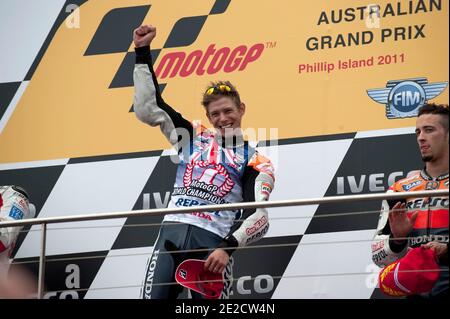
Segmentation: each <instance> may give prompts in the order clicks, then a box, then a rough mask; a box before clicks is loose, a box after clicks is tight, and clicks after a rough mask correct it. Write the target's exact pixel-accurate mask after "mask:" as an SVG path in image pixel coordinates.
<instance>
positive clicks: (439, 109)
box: [417, 103, 448, 131]
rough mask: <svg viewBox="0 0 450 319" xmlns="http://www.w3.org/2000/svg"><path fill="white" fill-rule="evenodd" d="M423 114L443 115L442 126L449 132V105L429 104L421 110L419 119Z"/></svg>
mask: <svg viewBox="0 0 450 319" xmlns="http://www.w3.org/2000/svg"><path fill="white" fill-rule="evenodd" d="M423 114H439V115H442V116H441V118H442V125H443V126H444V128H445V130H446V131H448V104H436V103H427V104H425V105H423V106H422V107H421V108H419V114H418V115H417V117H419V116H421V115H423Z"/></svg>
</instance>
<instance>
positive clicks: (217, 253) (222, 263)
mask: <svg viewBox="0 0 450 319" xmlns="http://www.w3.org/2000/svg"><path fill="white" fill-rule="evenodd" d="M229 259H230V256H228V254H227V252H226V251H225V250H223V249H221V248H217V249H216V250H214V251H213V252H212V253H211V255H209V257H208V258H207V259H206V262H205V270H209V271H211V272H214V273H222V272H223V271H224V270H225V267H226V266H227V264H228V261H229Z"/></svg>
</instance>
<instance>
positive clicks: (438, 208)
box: [372, 104, 449, 298]
mask: <svg viewBox="0 0 450 319" xmlns="http://www.w3.org/2000/svg"><path fill="white" fill-rule="evenodd" d="M448 115H449V110H448V105H437V104H426V105H424V106H422V107H421V108H420V109H419V115H418V118H417V122H416V137H417V142H418V144H419V148H420V153H421V156H422V160H423V161H424V162H425V168H424V169H423V170H421V171H417V172H414V173H413V174H411V175H409V176H408V177H407V178H405V179H402V180H400V181H397V182H396V183H394V184H393V185H392V186H391V187H390V188H389V190H388V192H412V193H411V196H409V197H408V198H406V201H405V202H402V201H399V202H397V203H395V205H393V204H394V203H391V202H390V201H383V209H382V212H381V215H380V220H379V223H378V228H377V232H376V234H375V237H374V241H373V244H372V260H373V261H374V263H375V264H377V265H378V266H380V267H384V266H387V265H388V264H390V263H392V262H394V261H396V260H399V259H401V258H403V257H404V256H405V255H406V254H407V252H408V251H409V250H411V249H412V248H416V247H423V248H426V249H431V250H433V251H434V253H435V256H436V258H437V259H438V265H439V267H440V268H441V270H440V275H439V279H438V280H437V282H436V284H435V285H434V286H433V288H432V289H431V291H428V292H426V293H422V294H420V296H419V295H418V296H417V297H425V298H439V297H443V296H448V284H449V273H448V227H449V226H448V222H449V215H448V205H449V200H448V197H445V198H436V197H433V198H417V197H415V196H414V193H413V192H414V191H419V190H434V189H445V188H447V189H448V184H449V179H448V166H449V164H448V160H449V157H448V149H449V144H448V143H449V121H448ZM396 281H397V283H398V282H400V279H399V278H397V279H396ZM400 287H401V283H400ZM402 290H404V291H405V294H406V295H409V294H411V293H407V291H408V290H407V289H405V288H404V287H403V289H402Z"/></svg>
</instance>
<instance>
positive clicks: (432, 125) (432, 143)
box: [416, 114, 449, 162]
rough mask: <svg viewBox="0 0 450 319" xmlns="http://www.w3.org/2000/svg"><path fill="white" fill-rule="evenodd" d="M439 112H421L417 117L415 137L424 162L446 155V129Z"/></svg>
mask: <svg viewBox="0 0 450 319" xmlns="http://www.w3.org/2000/svg"><path fill="white" fill-rule="evenodd" d="M441 117H442V115H440V114H423V115H421V116H419V117H418V118H417V122H416V137H417V143H418V144H419V148H420V154H421V156H422V160H423V161H424V162H434V161H437V160H439V159H441V158H443V157H444V156H448V147H449V146H448V142H449V135H448V129H446V128H445V126H444V125H443V121H442V118H441Z"/></svg>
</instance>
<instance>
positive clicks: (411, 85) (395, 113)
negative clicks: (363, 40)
mask: <svg viewBox="0 0 450 319" xmlns="http://www.w3.org/2000/svg"><path fill="white" fill-rule="evenodd" d="M447 85H448V82H436V83H428V80H427V79H426V78H414V79H405V80H392V81H388V82H387V84H386V88H383V89H369V90H367V94H368V95H369V96H370V97H371V98H372V99H373V100H374V101H375V102H378V103H381V104H384V105H386V117H387V118H388V119H394V118H406V117H414V116H417V114H418V110H419V108H420V107H421V106H423V105H424V104H425V103H426V102H427V101H428V100H431V99H433V98H435V97H436V96H438V95H439V94H441V93H442V91H444V90H445V88H446V87H447Z"/></svg>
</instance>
